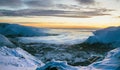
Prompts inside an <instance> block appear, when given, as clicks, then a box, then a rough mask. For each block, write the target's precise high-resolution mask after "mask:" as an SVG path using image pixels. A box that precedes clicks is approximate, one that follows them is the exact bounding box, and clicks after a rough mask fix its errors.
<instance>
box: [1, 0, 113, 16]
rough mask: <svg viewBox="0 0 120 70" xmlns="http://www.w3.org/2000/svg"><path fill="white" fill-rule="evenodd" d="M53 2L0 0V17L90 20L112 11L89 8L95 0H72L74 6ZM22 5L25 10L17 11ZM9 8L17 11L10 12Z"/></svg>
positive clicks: (48, 0)
mask: <svg viewBox="0 0 120 70" xmlns="http://www.w3.org/2000/svg"><path fill="white" fill-rule="evenodd" d="M55 1H58V0H0V7H5V8H4V9H0V16H22V17H23V16H57V17H74V18H90V17H94V16H104V15H110V14H109V12H110V11H113V10H111V9H107V8H91V7H89V5H94V4H95V3H96V2H95V0H73V1H75V2H77V3H78V4H76V5H68V4H64V3H63V4H57V3H55ZM58 3H59V1H58ZM79 4H80V5H79ZM81 4H82V6H81ZM23 5H24V6H26V8H25V9H21V8H20V9H19V7H24V6H23ZM86 5H87V7H86ZM84 6H85V7H84ZM9 8H14V9H19V10H10V9H9Z"/></svg>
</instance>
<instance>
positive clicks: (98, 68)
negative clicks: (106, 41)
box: [90, 48, 120, 70]
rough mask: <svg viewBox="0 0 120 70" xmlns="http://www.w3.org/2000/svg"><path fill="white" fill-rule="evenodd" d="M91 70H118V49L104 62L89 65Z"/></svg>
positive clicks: (119, 55) (119, 57)
mask: <svg viewBox="0 0 120 70" xmlns="http://www.w3.org/2000/svg"><path fill="white" fill-rule="evenodd" d="M90 67H91V68H92V70H120V48H116V49H114V50H112V51H110V52H108V55H107V56H106V57H105V59H104V60H102V61H99V62H95V63H93V64H91V65H90Z"/></svg>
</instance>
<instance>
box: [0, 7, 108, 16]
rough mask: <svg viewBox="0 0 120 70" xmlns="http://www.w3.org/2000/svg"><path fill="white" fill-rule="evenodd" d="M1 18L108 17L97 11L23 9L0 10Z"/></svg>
mask: <svg viewBox="0 0 120 70" xmlns="http://www.w3.org/2000/svg"><path fill="white" fill-rule="evenodd" d="M0 13H1V14H2V15H1V16H23V17H24V16H57V17H74V18H90V17H94V16H103V15H110V14H107V13H105V12H101V11H98V10H94V11H64V10H36V9H24V10H18V11H11V10H0Z"/></svg>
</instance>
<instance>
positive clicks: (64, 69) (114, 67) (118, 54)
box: [36, 48, 120, 70]
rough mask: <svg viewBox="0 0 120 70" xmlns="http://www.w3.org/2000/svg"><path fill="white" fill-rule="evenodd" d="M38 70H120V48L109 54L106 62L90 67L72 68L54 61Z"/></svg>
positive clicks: (93, 64)
mask: <svg viewBox="0 0 120 70" xmlns="http://www.w3.org/2000/svg"><path fill="white" fill-rule="evenodd" d="M36 70H120V48H116V49H114V50H112V51H110V52H108V54H107V56H106V57H105V59H104V60H102V61H99V62H95V63H92V64H91V65H89V66H77V67H74V66H70V65H67V63H66V62H59V61H52V62H49V63H47V64H46V65H44V66H42V67H38V68H37V69H36Z"/></svg>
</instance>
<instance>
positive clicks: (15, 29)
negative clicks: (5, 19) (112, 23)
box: [0, 23, 48, 37]
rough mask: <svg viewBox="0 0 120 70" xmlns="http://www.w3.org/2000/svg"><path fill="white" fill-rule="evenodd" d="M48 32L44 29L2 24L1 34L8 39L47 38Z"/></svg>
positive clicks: (0, 25)
mask: <svg viewBox="0 0 120 70" xmlns="http://www.w3.org/2000/svg"><path fill="white" fill-rule="evenodd" d="M46 30H47V29H44V28H35V27H28V26H22V25H18V24H8V23H0V34H3V35H5V36H8V37H16V36H17V37H21V36H22V37H24V36H25V37H28V36H29V37H31V36H46V35H48V34H47V33H45V31H46Z"/></svg>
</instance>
